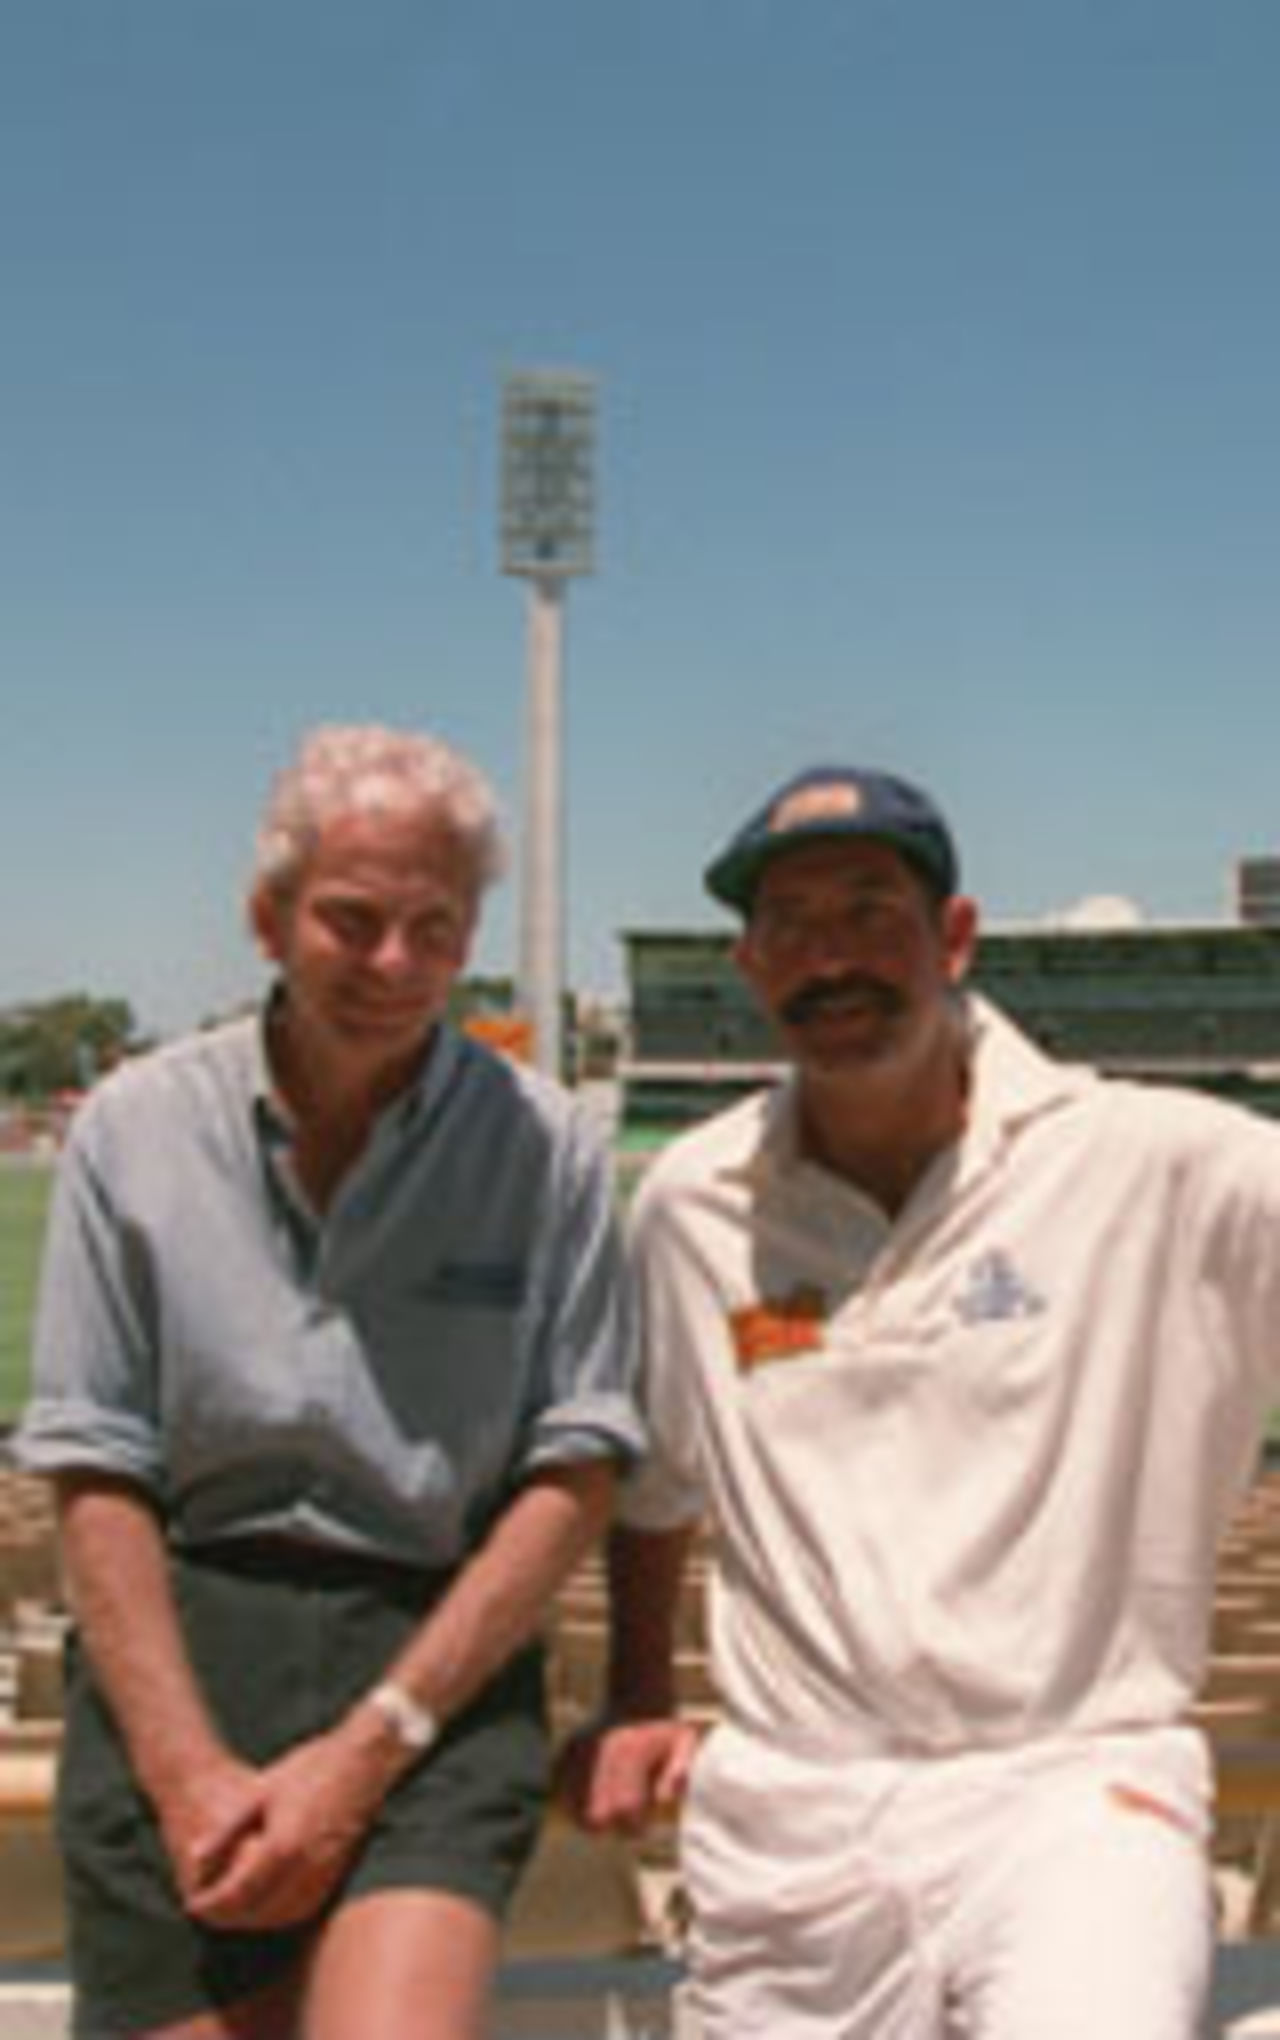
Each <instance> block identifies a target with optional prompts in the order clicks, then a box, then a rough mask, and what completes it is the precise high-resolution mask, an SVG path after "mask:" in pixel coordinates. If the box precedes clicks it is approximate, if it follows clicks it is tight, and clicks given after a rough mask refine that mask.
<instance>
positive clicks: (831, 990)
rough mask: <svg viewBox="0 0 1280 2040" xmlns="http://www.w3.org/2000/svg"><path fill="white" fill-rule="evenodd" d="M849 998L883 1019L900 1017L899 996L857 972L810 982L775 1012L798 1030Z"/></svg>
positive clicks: (875, 979) (900, 995) (886, 986)
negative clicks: (873, 1009)
mask: <svg viewBox="0 0 1280 2040" xmlns="http://www.w3.org/2000/svg"><path fill="white" fill-rule="evenodd" d="M849 998H855V999H859V1000H860V1001H861V1002H862V1003H863V1004H864V1005H867V1006H873V1007H875V1009H876V1010H877V1011H878V1012H880V1013H881V1014H883V1015H884V1016H885V1018H886V1019H889V1018H892V1017H894V1016H895V1015H896V1014H898V1013H901V1012H902V1010H903V1004H904V1001H903V998H902V994H901V993H900V992H898V991H895V990H894V988H893V987H892V986H891V985H884V984H881V983H880V981H879V979H878V978H869V977H864V976H863V975H862V974H861V972H859V971H847V972H846V973H845V975H844V976H843V977H838V978H810V980H809V982H808V984H805V985H801V987H800V989H799V991H797V992H792V994H791V997H790V998H789V999H786V1000H784V1001H783V1004H782V1005H781V1006H780V1007H779V1009H778V1010H779V1012H780V1014H781V1016H782V1018H783V1019H784V1020H785V1021H787V1022H788V1023H789V1025H791V1026H793V1027H799V1026H803V1024H804V1022H805V1021H806V1020H812V1019H813V1018H814V1017H815V1016H817V1015H819V1014H822V1013H824V1012H827V1011H828V1010H830V1009H831V1008H832V1007H836V1006H840V1005H841V1004H843V1002H844V1001H845V1000H846V999H849Z"/></svg>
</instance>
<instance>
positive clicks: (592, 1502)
mask: <svg viewBox="0 0 1280 2040" xmlns="http://www.w3.org/2000/svg"><path fill="white" fill-rule="evenodd" d="M614 1484H615V1473H614V1468H613V1466H612V1463H611V1462H609V1461H605V1460H592V1461H590V1462H585V1463H582V1464H577V1465H571V1466H559V1467H554V1468H548V1469H547V1471H546V1472H545V1473H541V1474H539V1475H537V1476H536V1477H535V1478H534V1479H532V1480H531V1481H530V1482H529V1483H528V1484H527V1486H525V1487H524V1488H523V1489H522V1490H521V1491H520V1493H519V1494H518V1495H517V1496H516V1498H515V1500H514V1501H513V1502H512V1503H511V1505H510V1506H509V1508H508V1509H507V1510H506V1512H505V1514H504V1515H503V1516H501V1517H500V1518H499V1520H498V1522H497V1523H496V1524H495V1526H494V1528H493V1530H492V1531H491V1532H490V1535H489V1537H488V1539H487V1540H486V1542H485V1543H484V1545H483V1546H482V1547H481V1549H480V1550H479V1551H477V1552H476V1553H475V1555H474V1556H473V1557H472V1558H470V1559H469V1560H468V1561H467V1563H466V1565H465V1566H464V1567H463V1569H462V1571H461V1573H460V1574H459V1576H458V1578H457V1580H456V1581H455V1583H454V1585H453V1586H452V1587H451V1588H450V1590H449V1592H448V1593H447V1594H446V1595H445V1597H444V1599H443V1600H442V1601H441V1602H440V1603H439V1604H438V1606H437V1607H436V1608H434V1609H433V1610H432V1612H431V1614H430V1615H429V1616H428V1617H427V1619H426V1621H425V1622H424V1623H423V1625H422V1627H421V1628H420V1629H419V1631H418V1632H417V1634H416V1635H415V1636H414V1637H413V1639H412V1640H411V1642H410V1643H409V1645H408V1646H407V1648H406V1649H405V1650H404V1651H403V1652H402V1653H401V1655H400V1657H399V1658H398V1659H397V1661H396V1662H395V1664H394V1665H392V1666H391V1667H390V1668H389V1672H388V1676H389V1677H390V1678H392V1679H393V1680H394V1681H395V1683H396V1684H397V1685H399V1686H402V1687H403V1688H404V1689H405V1690H406V1691H407V1692H408V1693H410V1694H411V1695H412V1696H413V1697H414V1698H415V1699H416V1700H417V1701H418V1702H419V1703H420V1704H421V1705H423V1706H424V1707H426V1708H428V1709H429V1710H430V1712H431V1713H432V1714H434V1715H436V1716H438V1717H439V1718H440V1719H442V1720H443V1719H447V1718H448V1716H450V1715H451V1714H455V1713H456V1712H457V1711H458V1709H459V1708H460V1707H463V1706H465V1704H466V1703H467V1701H468V1700H470V1699H471V1698H472V1696H473V1695H474V1694H475V1693H477V1692H478V1691H479V1690H480V1688H481V1687H482V1686H483V1685H485V1684H486V1682H487V1681H488V1680H489V1679H490V1678H492V1677H493V1675H494V1674H495V1673H496V1672H497V1671H498V1670H500V1668H501V1667H502V1666H503V1665H504V1664H506V1662H507V1660H508V1659H509V1658H510V1657H511V1656H512V1655H513V1654H514V1652H516V1651H517V1650H519V1648H520V1647H521V1645H522V1644H525V1643H527V1642H528V1641H529V1639H530V1638H531V1637H532V1636H534V1635H535V1634H536V1633H537V1631H538V1629H539V1628H540V1626H541V1624H542V1623H543V1621H544V1619H545V1617H546V1613H547V1610H548V1607H549V1606H550V1603H551V1601H552V1598H553V1596H554V1595H555V1593H556V1591H557V1589H558V1588H559V1587H561V1586H562V1585H563V1584H564V1582H565V1580H566V1579H567V1578H568V1576H569V1574H570V1573H571V1572H572V1571H573V1569H574V1567H575V1566H576V1565H577V1563H578V1561H579V1559H580V1558H581V1557H582V1555H583V1553H584V1552H585V1551H586V1550H587V1548H588V1547H589V1546H590V1545H591V1544H592V1543H593V1542H594V1541H595V1540H596V1539H597V1538H598V1537H599V1536H600V1535H601V1534H602V1532H603V1530H604V1527H605V1524H606V1523H607V1521H608V1518H609V1511H610V1508H611V1505H612V1500H613V1490H614Z"/></svg>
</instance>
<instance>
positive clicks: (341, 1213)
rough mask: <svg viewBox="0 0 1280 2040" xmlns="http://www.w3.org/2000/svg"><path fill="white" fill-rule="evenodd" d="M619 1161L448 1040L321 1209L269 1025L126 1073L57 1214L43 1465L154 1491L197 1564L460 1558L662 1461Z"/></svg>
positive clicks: (39, 1407) (62, 1173) (474, 1049)
mask: <svg viewBox="0 0 1280 2040" xmlns="http://www.w3.org/2000/svg"><path fill="white" fill-rule="evenodd" d="M631 1372H632V1339H631V1328H630V1313H629V1310H628V1306H627V1301H626V1296H625V1292H624V1288H623V1280H622V1274H621V1269H620V1261H619V1250H618V1244H617V1237H616V1232H615V1223H614V1214H613V1208H612V1192H611V1184H610V1177H609V1171H608V1167H607V1163H606V1159H605V1157H604V1156H603V1155H602V1154H601V1152H600V1151H599V1149H598V1146H597V1144H596V1143H595V1141H594V1139H593V1138H592V1137H591V1136H589V1135H588V1133H587V1131H586V1129H585V1126H584V1124H583V1122H582V1120H581V1118H580V1116H579V1114H578V1113H577V1111H576V1110H575V1108H574V1106H573V1104H572V1102H571V1101H570V1100H569V1099H568V1098H567V1097H566V1096H565V1095H564V1094H563V1093H561V1092H560V1091H559V1090H558V1089H556V1088H555V1087H554V1086H552V1085H550V1084H548V1083H546V1082H545V1081H543V1080H541V1079H539V1078H537V1077H536V1076H533V1075H531V1074H530V1073H528V1072H527V1071H522V1070H520V1069H518V1068H516V1067H515V1066H514V1065H512V1064H509V1063H507V1062H505V1061H502V1060H500V1059H499V1058H498V1057H496V1056H494V1055H493V1054H491V1053H490V1052H489V1051H488V1050H486V1049H484V1048H481V1047H480V1046H478V1045H477V1044H475V1043H473V1042H470V1041H466V1040H463V1039H461V1038H460V1037H458V1036H456V1035H454V1034H452V1033H451V1032H449V1031H447V1030H444V1029H441V1030H439V1031H438V1032H437V1034H436V1037H435V1039H434V1043H433V1046H432V1048H431V1051H430V1053H429V1055H428V1056H427V1058H426V1061H425V1064H424V1067H423V1070H422V1073H421V1076H420V1079H419V1081H418V1083H417V1084H416V1085H415V1086H413V1087H411V1088H410V1089H409V1090H408V1091H406V1092H405V1093H403V1094H401V1096H400V1097H399V1098H397V1099H396V1100H395V1101H394V1102H393V1103H392V1104H391V1105H390V1106H389V1107H388V1108H387V1109H386V1110H385V1111H384V1113H383V1114H382V1116H381V1117H380V1119H379V1120H378V1121H377V1123H376V1125H375V1127H374V1130H373V1133H372V1135H371V1137H370V1139H369V1141H368V1143H367V1146H366V1148H365V1150H364V1152H363V1154H362V1155H361V1157H360V1159H359V1160H358V1162H357V1163H356V1164H355V1165H354V1167H353V1168H352V1169H351V1170H350V1171H349V1173H348V1174H347V1175H346V1176H345V1177H344V1179H343V1181H342V1183H341V1185H340V1187H339V1189H338V1191H337V1194H336V1195H335V1197H334V1198H333V1200H332V1201H331V1204H330V1206H329V1209H328V1211H327V1212H326V1213H325V1215H324V1216H323V1217H322V1218H321V1217H318V1216H317V1215H316V1214H315V1212H314V1211H313V1210H312V1209H311V1208H310V1206H309V1205H308V1203H307V1201H306V1199H305V1198H304V1197H303V1195H302V1194H301V1191H300V1190H299V1188H298V1186H297V1184H296V1181H295V1179H294V1177H293V1174H292V1171H291V1169H290V1167H289V1162H288V1130H287V1127H286V1126H285V1125H284V1124H283V1123H282V1121H281V1119H280V1117H279V1114H278V1112H277V1110H276V1109H275V1108H274V1106H273V1104H272V1102H271V1092H270V1080H269V1076H268V1071H267V1067H266V1060H265V1055H264V1050H263V1044H262V1032H261V1022H260V1021H259V1020H257V1019H252V1018H250V1019H244V1020H238V1021H234V1022H232V1023H230V1024H228V1025H226V1026H223V1027H220V1028H217V1029H215V1030H212V1031H210V1032H208V1033H206V1034H202V1035H197V1036H193V1037H192V1038H191V1039H189V1040H186V1041H183V1042H180V1043H177V1044H175V1045H173V1046H171V1047H167V1048H163V1049H160V1050H158V1051H156V1052H155V1053H153V1054H151V1055H149V1056H147V1057H145V1058H142V1059H141V1060H140V1061H138V1062H136V1063H131V1064H128V1065H126V1066H125V1067H124V1068H122V1069H121V1070H120V1071H118V1072H117V1073H116V1074H114V1075H113V1076H111V1077H109V1078H108V1079H106V1080H105V1081H104V1082H103V1083H102V1084H101V1085H99V1087H98V1088H97V1089H96V1090H95V1091H94V1092H93V1093H92V1095H91V1096H90V1098H89V1099H88V1100H87V1101H86V1103H85V1104H84V1105H83V1106H82V1107H81V1108H80V1110H79V1112H78V1113H77V1115H76V1118H75V1120H74V1122H73V1125H72V1129H71V1134H70V1137H69V1140H68V1144H67V1147H66V1150H65V1152H64V1155H63V1159H62V1164H61V1167H60V1170H59V1176H58V1183H57V1186H56V1190H55V1194H54V1199H53V1204H52V1207H51V1211H50V1219H49V1231H48V1237H47V1243H46V1251H45V1259H44V1266H43V1271H42V1280H41V1294H40V1301H39V1306H38V1310H37V1321H36V1350H35V1371H34V1385H33V1395H32V1399H31V1402H30V1404H29V1406H28V1408H27V1410H26V1412H25V1415H24V1418H23V1422H22V1425H21V1427H20V1430H19V1433H18V1438H17V1441H16V1444H17V1453H18V1457H19V1460H20V1463H21V1464H23V1465H25V1466H27V1467H28V1468H30V1469H32V1470H33V1471H37V1472H57V1471H69V1470H71V1469H95V1470H99V1471H103V1472H109V1473H113V1474H118V1475H121V1476H124V1477H125V1478H127V1479H129V1480H132V1481H134V1482H137V1483H138V1484H140V1485H141V1486H142V1487H144V1488H146V1489H147V1490H149V1491H151V1492H152V1493H154V1495H155V1496H156V1498H157V1501H158V1503H159V1505H160V1507H161V1509H162V1511H163V1512H164V1514H165V1515H166V1517H167V1518H168V1522H169V1532H170V1535H171V1536H172V1538H173V1539H174V1540H175V1541H176V1542H179V1543H187V1544H190V1543H205V1542H209V1541H211V1540H217V1539H219V1538H223V1537H227V1536H233V1535H237V1536H238V1535H248V1534H255V1535H258V1534H265V1533H271V1534H277V1535H287V1536H291V1537H301V1538H311V1539H317V1540H320V1541H322V1542H324V1543H327V1544H331V1545H339V1546H342V1547H345V1548H350V1549H354V1550H361V1551H368V1552H371V1553H377V1554H380V1555H384V1556H387V1557H392V1558H403V1559H405V1560H407V1561H408V1562H410V1563H414V1564H426V1565H429V1566H432V1567H436V1566H450V1565H453V1564H455V1563H456V1562H457V1561H458V1560H459V1559H460V1558H461V1557H462V1556H463V1555H464V1554H465V1552H467V1551H468V1550H469V1549H470V1548H472V1547H473V1546H474V1544H475V1543H476V1542H477V1541H478V1539H479V1538H480V1537H481V1536H482V1535H483V1532H484V1530H485V1528H486V1526H487V1525H488V1524H489V1522H490V1521H491V1520H492V1519H493V1517H494V1516H495V1514H496V1513H497V1512H498V1511H499V1510H500V1509H501V1508H502V1506H503V1505H504V1503H505V1502H506V1501H507V1500H508V1499H509V1497H510V1495H511V1493H512V1491H513V1489H514V1487H515V1486H516V1485H517V1484H518V1483H519V1481H520V1480H521V1479H522V1477H524V1476H526V1475H528V1474H530V1473H531V1472H533V1471H534V1470H535V1469H538V1468H541V1467H547V1466H551V1465H559V1464H564V1463H565V1462H569V1461H575V1460H585V1459H594V1458H600V1457H612V1456H622V1457H625V1458H629V1457H630V1456H632V1455H633V1454H634V1453H635V1452H637V1451H638V1450H639V1449H640V1447H641V1444H642V1432H641V1428H640V1424H639V1420H638V1418H637V1416H636V1414H635V1410H634V1407H633V1405H632V1402H631V1399H630V1382H631Z"/></svg>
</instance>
